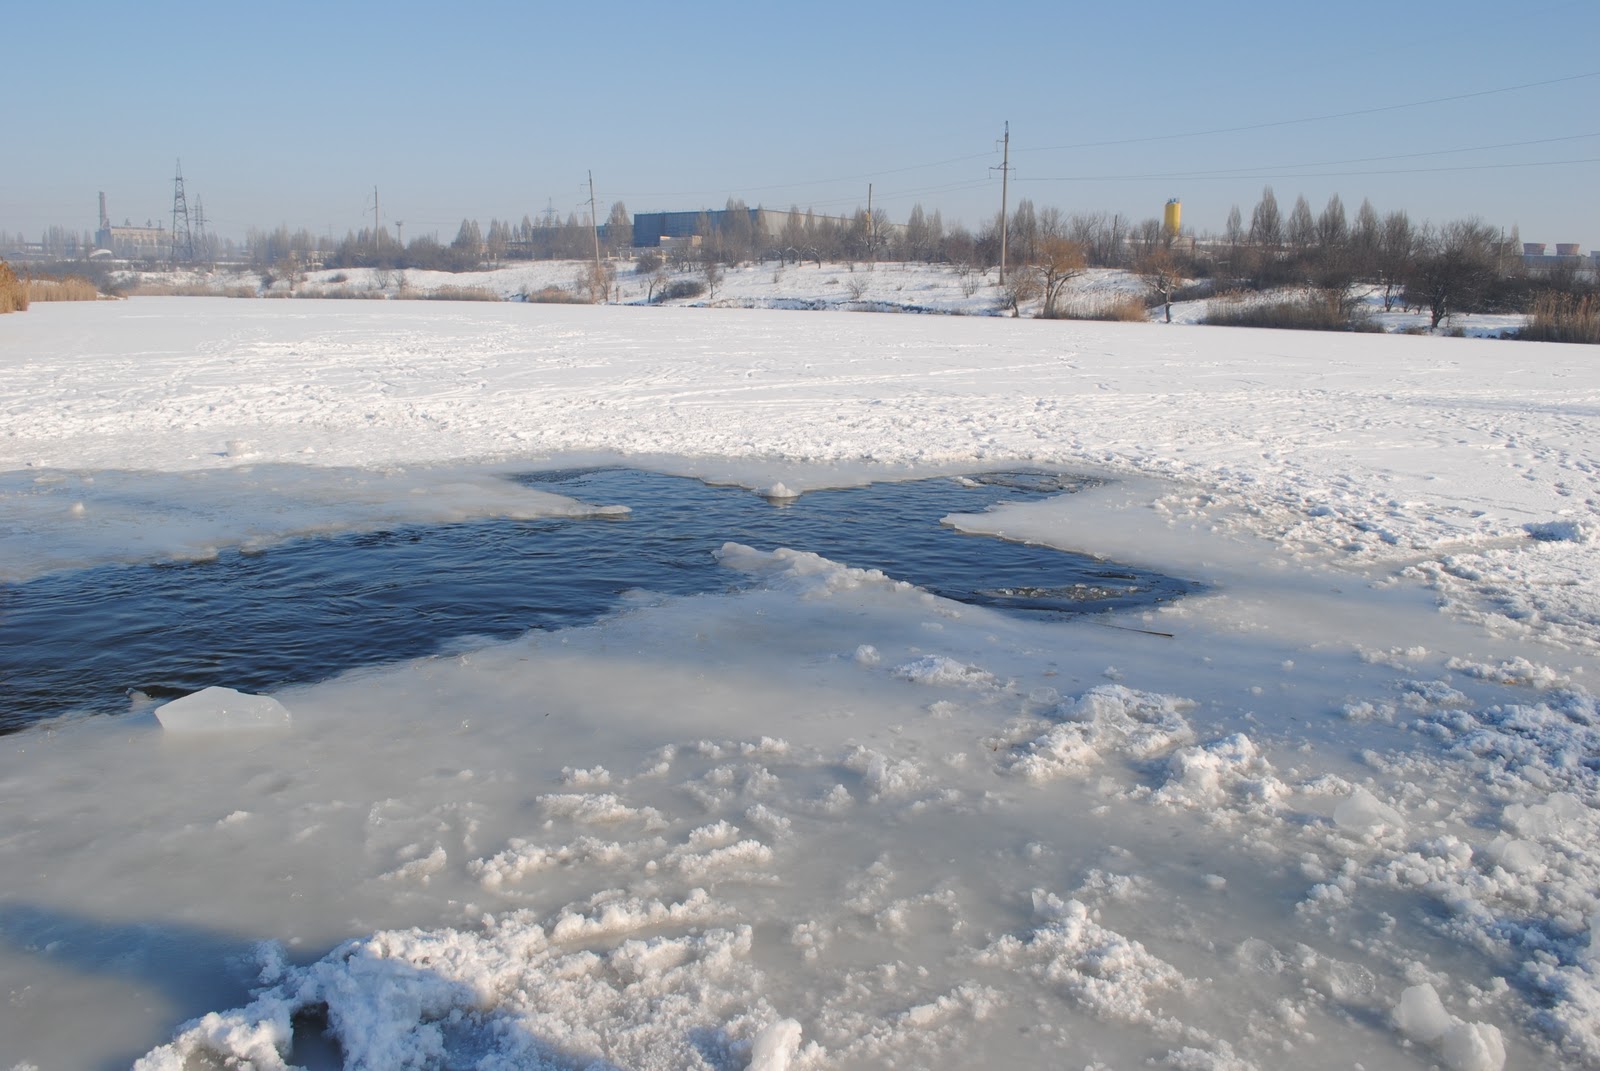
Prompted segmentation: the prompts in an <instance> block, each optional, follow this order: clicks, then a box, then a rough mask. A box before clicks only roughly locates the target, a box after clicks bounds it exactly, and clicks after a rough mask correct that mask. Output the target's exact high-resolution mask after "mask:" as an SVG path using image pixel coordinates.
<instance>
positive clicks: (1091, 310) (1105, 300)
mask: <svg viewBox="0 0 1600 1071" xmlns="http://www.w3.org/2000/svg"><path fill="white" fill-rule="evenodd" d="M1149 318H1150V312H1149V310H1148V309H1147V308H1145V304H1144V299H1143V298H1141V297H1139V296H1138V295H1137V294H1119V295H1116V296H1114V297H1101V298H1077V299H1075V300H1072V301H1065V302H1062V303H1061V304H1059V305H1057V306H1056V319H1060V320H1110V321H1114V322H1117V323H1144V322H1145V321H1146V320H1148V319H1149Z"/></svg>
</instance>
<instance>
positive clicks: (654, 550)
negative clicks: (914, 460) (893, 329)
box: [0, 469, 1193, 732]
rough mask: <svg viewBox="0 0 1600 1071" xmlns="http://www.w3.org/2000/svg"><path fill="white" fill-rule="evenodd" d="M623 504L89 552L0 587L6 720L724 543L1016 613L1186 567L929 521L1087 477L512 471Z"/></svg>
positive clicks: (579, 592)
mask: <svg viewBox="0 0 1600 1071" xmlns="http://www.w3.org/2000/svg"><path fill="white" fill-rule="evenodd" d="M519 479H520V480H521V482H523V483H526V484H528V485H529V486H533V487H539V488H544V489H548V490H551V491H555V492H559V493H561V494H565V495H569V496H571V497H573V498H577V499H581V500H583V501H585V502H591V503H595V504H597V505H626V506H629V507H631V508H632V510H633V512H632V514H631V515H630V516H628V517H621V518H590V519H570V518H558V519H547V520H537V521H477V522H472V523H466V524H453V525H440V526H431V527H417V528H403V529H396V530H394V531H380V532H370V533H362V534H359V535H347V536H342V537H336V538H323V539H305V540H298V541H294V542H289V543H284V544H280V545H277V546H274V547H272V548H270V549H268V550H266V551H258V552H252V553H244V552H240V551H233V552H229V553H224V554H223V555H221V556H220V557H219V558H217V559H216V560H213V561H207V562H185V563H174V564H159V565H134V566H128V565H119V566H102V567H97V568H93V569H83V570H77V571H73V572H68V573H60V574H53V575H51V576H48V577H43V578H41V579H38V580H35V581H31V582H28V583H25V584H15V585H5V586H0V732H10V731H15V730H17V729H19V728H21V727H23V726H24V725H26V724H28V723H30V722H32V721H36V720H38V719H40V718H44V717H50V716H54V715H57V714H61V713H65V712H67V711H72V710H88V711H96V712H102V713H116V712H118V711H122V710H126V709H127V708H128V697H129V694H130V693H131V692H133V691H140V692H144V693H145V694H147V695H151V696H154V697H157V698H163V697H171V696H176V695H184V694H187V693H189V692H192V691H197V690H199V689H201V688H204V687H207V686H208V685H213V684H222V685H226V686H228V687H232V688H238V689H240V690H242V691H251V692H259V691H271V690H274V689H277V688H281V687H284V686H286V685H290V684H299V683H308V682H312V681H317V680H323V679H326V678H328V677H331V676H333V675H335V674H337V673H340V672H342V671H344V670H348V669H352V668H355V667H357V666H365V665H375V664H380V663H385V662H394V661H400V660H404V659H408V658H415V657H419V656H422V655H428V654H433V653H435V652H437V651H439V650H440V649H441V647H443V646H444V645H446V644H448V643H450V642H451V641H452V640H456V639H458V638H460V637H464V636H488V637H496V638H509V637H512V636H517V635H520V634H522V633H523V632H526V631H527V630H529V629H535V628H539V629H554V628H562V627H567V626H573V625H581V624H585V623H587V622H591V621H593V620H595V619H596V618H597V617H599V616H601V615H603V614H605V613H607V612H608V611H610V610H613V609H615V608H616V606H617V605H618V603H619V602H620V600H621V597H622V595H623V594H624V593H625V592H628V591H631V590H635V589H643V590H647V591H652V592H659V593H663V594H669V595H690V594H697V593H701V592H716V591H731V590H734V589H736V588H738V587H740V586H742V585H745V584H748V583H750V582H751V581H750V580H749V579H748V578H746V577H745V576H743V575H742V574H739V573H736V572H733V571H732V570H729V569H726V568H724V567H722V566H721V565H719V564H718V563H717V562H716V560H715V559H714V558H713V556H712V552H713V551H714V550H715V549H716V548H718V547H720V546H721V545H722V544H723V543H724V542H728V541H733V542H738V543H745V544H748V545H750V546H753V547H756V548H757V549H759V550H773V549H776V548H778V547H792V548H794V549H797V550H808V551H814V552H816V553H818V554H821V555H823V556H824V557H827V558H831V559H834V560H836V561H840V562H844V563H845V564H848V565H853V566H859V567H863V568H876V569H882V570H883V571H884V572H885V573H887V574H888V575H890V576H892V577H894V578H896V579H899V580H909V581H911V582H912V583H915V584H917V585H919V586H921V587H923V588H926V589H928V590H930V591H933V592H936V593H938V594H940V595H944V596H946V597H948V598H951V599H956V600H959V601H962V602H968V603H979V604H983V605H988V606H996V607H1001V608H1004V609H1006V610H1009V611H1014V612H1026V613H1052V614H1062V613H1085V612H1091V613H1092V612H1098V611H1103V610H1110V609H1116V608H1124V607H1131V606H1142V605H1149V604H1151V603H1155V602H1160V601H1163V600H1169V599H1174V598H1178V597H1180V596H1182V595H1184V594H1186V593H1188V592H1189V591H1191V590H1193V585H1192V584H1190V583H1189V582H1186V581H1181V580H1174V579H1172V578H1170V577H1164V576H1161V575H1159V574H1154V573H1147V572H1141V571H1138V570H1134V569H1128V568H1124V567H1121V566H1115V565H1109V564H1107V563H1105V562H1102V561H1099V560H1096V559H1093V558H1088V557H1084V556H1081V555H1075V554H1067V553H1063V552H1061V551H1057V550H1051V549H1049V548H1046V547H1039V546H1033V545H1029V544H1024V543H1014V542H1009V541H1005V540H1000V539H994V538H989V537H984V536H971V535H964V534H962V533H960V532H957V531H955V530H954V529H951V528H947V527H944V526H942V525H940V523H939V520H940V518H942V517H944V516H945V515H947V514H950V513H975V512H981V511H982V510H984V509H986V508H987V507H989V506H991V505H994V504H997V503H1001V502H1006V501H1011V500H1015V499H1018V498H1028V497H1036V496H1039V495H1047V494H1060V493H1063V492H1066V491H1071V490H1074V489H1076V488H1077V487H1079V486H1081V485H1082V482H1081V481H1074V480H1073V479H1072V478H1063V477H1058V476H1052V475H1046V474H1039V473H991V474H988V475H986V476H978V477H969V478H967V479H965V480H956V479H944V478H940V479H928V480H915V481H908V482H903V483H882V484H873V485H872V486H870V487H863V488H850V489H844V490H835V491H814V492H810V493H808V494H806V495H804V496H802V497H801V498H799V499H796V500H793V501H792V502H791V503H789V504H786V505H782V506H778V505H774V504H772V503H769V502H766V501H764V500H762V499H761V498H759V497H757V496H755V495H752V494H751V493H750V492H749V491H747V490H744V489H742V488H731V487H712V486H708V485H706V484H703V483H701V482H699V481H698V480H693V479H685V478H682V477H674V476H663V475H661V474H659V473H652V472H642V471H638V470H634V469H586V470H570V471H562V472H550V473H538V474H532V475H526V476H522V477H519Z"/></svg>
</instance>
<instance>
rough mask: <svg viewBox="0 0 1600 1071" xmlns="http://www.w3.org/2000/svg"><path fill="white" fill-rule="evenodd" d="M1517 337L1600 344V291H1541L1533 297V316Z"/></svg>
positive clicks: (1537, 340) (1536, 340)
mask: <svg viewBox="0 0 1600 1071" xmlns="http://www.w3.org/2000/svg"><path fill="white" fill-rule="evenodd" d="M1517 337H1518V338H1525V339H1530V340H1532V341H1534V342H1582V343H1587V344H1588V345H1591V346H1596V345H1600V294H1588V295H1585V296H1582V297H1579V296H1578V295H1576V294H1561V293H1556V292H1554V291H1547V292H1545V293H1543V294H1540V295H1539V296H1538V297H1536V298H1534V299H1533V315H1532V319H1530V320H1529V321H1528V326H1527V327H1524V328H1523V329H1522V331H1521V332H1520V333H1519V334H1518V335H1517Z"/></svg>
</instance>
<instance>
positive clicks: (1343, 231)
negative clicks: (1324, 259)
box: [1317, 194, 1350, 254]
mask: <svg viewBox="0 0 1600 1071" xmlns="http://www.w3.org/2000/svg"><path fill="white" fill-rule="evenodd" d="M1349 237H1350V227H1349V224H1348V223H1347V222H1346V220H1345V215H1344V202H1343V201H1341V200H1340V199H1339V195H1338V194H1334V195H1333V196H1332V197H1330V198H1328V206H1327V207H1326V208H1324V209H1323V210H1322V214H1321V215H1319V216H1318V217H1317V245H1318V246H1319V247H1320V248H1321V249H1322V251H1323V253H1325V254H1326V253H1328V252H1330V251H1332V250H1336V249H1338V248H1339V247H1340V246H1342V245H1344V244H1345V242H1346V241H1347V240H1348V239H1349Z"/></svg>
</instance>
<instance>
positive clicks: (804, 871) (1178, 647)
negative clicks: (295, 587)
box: [0, 268, 1600, 1071]
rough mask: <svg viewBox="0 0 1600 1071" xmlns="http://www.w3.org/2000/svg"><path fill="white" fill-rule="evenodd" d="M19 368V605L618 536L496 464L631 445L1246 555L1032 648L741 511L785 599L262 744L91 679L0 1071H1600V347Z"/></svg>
mask: <svg viewBox="0 0 1600 1071" xmlns="http://www.w3.org/2000/svg"><path fill="white" fill-rule="evenodd" d="M789 270H790V271H794V272H798V271H799V270H800V269H789ZM805 270H808V271H809V270H812V269H809V268H808V269H805ZM768 271H769V274H770V269H768ZM883 274H884V275H885V276H887V275H889V274H891V273H889V272H884V273H883ZM898 275H899V281H898V283H897V284H893V285H903V286H905V287H907V288H911V289H914V288H915V287H917V286H921V285H923V283H924V282H926V283H927V284H928V285H935V284H937V285H944V284H943V283H941V282H940V281H939V280H937V279H931V278H930V279H927V280H920V279H919V277H918V276H917V274H916V273H915V272H911V271H901V272H899V273H898ZM725 285H726V284H725ZM751 285H752V286H753V285H754V284H753V283H752V284H751ZM0 368H3V370H4V373H5V374H4V375H3V376H0V501H3V507H0V517H3V521H0V563H3V566H0V568H3V570H4V576H5V578H6V579H7V580H8V581H10V582H22V581H25V580H26V579H27V578H29V577H34V576H39V575H42V574H45V573H49V572H54V571H59V570H65V569H73V568H79V567H82V566H85V565H90V564H95V563H99V562H105V561H162V560H171V559H178V558H182V559H189V558H204V557H206V556H207V555H208V554H215V553H217V552H218V551H219V550H220V549H221V548H224V547H232V546H251V547H257V546H260V547H270V546H271V545H272V544H273V543H274V542H276V541H279V540H283V539H286V538H291V537H304V536H312V537H315V536H318V535H320V534H322V533H327V532H335V531H345V530H363V529H373V528H382V527H384V526H387V525H393V524H400V523H414V522H421V523H434V522H444V521H449V520H453V519H462V518H470V517H499V516H508V517H529V516H549V515H563V516H590V515H594V514H596V513H599V512H604V511H608V510H609V511H616V510H618V509H621V508H625V507H626V505H627V504H626V503H605V502H601V503H580V502H574V501H572V500H570V499H566V498H562V497H561V496H559V495H553V494H544V493H540V492H536V491H533V490H530V489H528V488H525V487H522V486H521V485H518V484H515V483H512V482H511V481H509V480H506V479H505V478H504V475H505V474H507V473H512V472H522V471H528V470H531V469H547V468H559V467H564V466H568V465H573V464H587V463H595V462H602V461H607V460H619V459H620V460H624V461H626V462H628V463H631V464H636V465H642V466H649V467H657V468H660V469H663V470H666V471H672V472H676V473H682V474H686V475H693V476H699V477H701V478H703V479H706V480H708V481H712V482H717V483H731V484H736V485H738V486H739V487H742V488H745V489H747V491H748V493H750V494H752V495H759V496H765V497H767V498H768V499H769V500H775V501H774V504H773V506H772V508H774V509H780V508H782V506H781V504H780V503H781V500H783V499H787V498H791V497H793V496H795V495H804V494H805V493H807V492H809V491H811V490H814V489H817V488H821V487H827V486H840V485H860V484H864V483H867V482H870V481H872V480H883V479H903V478H908V477H912V476H926V475H960V474H972V473H977V472H982V471H986V470H993V469H1000V468H1006V467H1008V466H1009V467H1017V466H1030V467H1039V468H1045V469H1049V470H1060V471H1066V472H1072V473H1078V474H1085V475H1090V476H1094V477H1097V478H1099V480H1100V482H1098V483H1096V484H1094V485H1093V486H1091V487H1089V488H1087V489H1085V490H1083V491H1080V492H1077V493H1075V494H1070V495H1062V496H1057V497H1050V496H1039V497H1038V498H1036V499H1033V500H1031V501H1029V502H1028V503H1026V504H1021V505H1013V506H1008V507H1006V508H1003V509H997V510H995V511H992V512H990V513H985V514H981V515H962V516H953V517H949V518H946V520H945V523H947V524H950V525H952V526H954V527H958V528H960V529H963V530H967V531H972V532H980V533H991V534H1003V535H1004V536H1005V537H1006V538H1013V539H1024V540H1033V541H1038V542H1042V543H1047V544H1050V545H1054V546H1060V547H1066V548H1071V549H1076V550H1084V551H1088V552H1091V553H1096V554H1100V555H1103V556H1104V557H1106V558H1107V559H1109V560H1111V561H1113V562H1118V561H1121V562H1129V563H1136V564H1148V565H1154V566H1156V567H1158V568H1162V569H1164V570H1165V571H1167V572H1169V573H1172V574H1174V575H1180V576H1184V577H1188V578H1191V579H1194V580H1196V581H1198V582H1200V584H1201V585H1202V590H1201V593H1200V594H1197V595H1194V596H1191V597H1189V598H1186V599H1184V600H1181V601H1179V602H1175V603H1169V604H1163V605H1159V606H1156V607H1152V608H1149V609H1145V610H1140V611H1130V612H1126V613H1122V614H1118V615H1115V616H1110V617H1093V618H1080V619H1076V620H1069V621H1051V620H1033V619H1022V618H1017V617H1010V616H1006V615H1003V614H999V613H996V612H991V611H988V610H984V609H981V608H976V607H969V606H963V605H959V604H954V603H950V602H947V601H944V600H941V599H938V598H935V597H933V596H931V595H929V594H928V593H926V592H924V591H922V590H920V589H918V588H916V587H915V586H913V585H911V584H909V583H906V582H905V581H904V580H903V579H902V578H897V577H891V576H886V575H884V574H883V573H881V572H878V571H876V570H871V569H863V568H859V567H856V566H853V565H851V563H848V562H835V561H830V560H828V559H826V558H823V557H820V556H818V555H817V554H815V553H814V552H811V551H809V550H807V549H806V548H804V547H790V548H781V549H777V550H770V551H769V550H758V549H755V548H752V547H748V546H743V545H741V544H738V543H736V542H728V543H727V544H726V545H724V546H723V547H722V548H721V550H720V552H719V553H718V559H719V560H720V562H721V563H722V565H723V567H724V568H727V569H729V570H731V571H736V572H738V573H739V574H740V575H741V577H743V578H745V579H748V580H751V581H754V586H753V587H750V588H748V589H746V590H741V591H740V592H738V593H737V594H710V595H704V596H698V597H693V598H679V599H665V598H641V599H637V600H632V601H630V603H629V604H628V607H627V608H626V609H624V610H623V611H621V612H618V613H616V614H613V615H611V616H609V617H606V618H604V619H602V620H600V621H599V622H597V623H596V624H594V625H592V626H588V627H585V628H577V629H569V630H565V631H559V632H546V633H531V634H529V635H527V636H524V637H522V638H520V639H517V640H513V641H510V642H505V643H479V644H475V645H467V646H459V647H456V648H453V649H452V650H451V651H450V652H449V653H446V654H441V655H438V656H435V657H432V658H425V659H420V660H417V661H415V662H409V663H402V664H396V665H390V666H373V667H367V668H364V669H361V670H357V671H353V672H351V673H348V674H345V675H343V676H341V677H338V678H335V679H333V680H329V681H325V682H321V683H318V684H313V685H307V686H303V687H298V688H293V689H287V690H285V691H283V692H281V693H278V694H275V695H273V696H271V697H258V698H268V699H270V700H271V701H272V702H273V703H276V704H281V706H282V708H283V709H285V710H287V711H292V718H291V719H289V720H288V721H287V723H286V724H283V725H281V727H280V728H278V729H277V730H276V731H274V732H244V733H235V732H222V733H185V732H177V731H174V730H175V728H176V724H177V721H178V720H179V715H181V714H182V713H183V710H184V707H183V705H181V704H184V703H185V702H189V703H190V704H200V705H203V706H204V713H196V714H195V716H194V720H195V721H200V722H204V721H210V720H212V719H214V718H215V716H216V713H217V712H218V711H220V710H230V711H231V710H232V709H234V708H233V706H232V704H233V703H234V702H235V700H233V699H232V698H231V697H226V693H224V696H225V697H226V701H221V699H222V697H218V696H216V695H214V694H213V695H210V696H208V695H207V693H200V694H199V696H198V697H191V700H189V701H184V700H179V701H175V702H173V703H168V704H166V705H164V706H154V705H152V704H150V703H149V702H148V701H145V700H142V699H139V698H138V697H135V698H134V699H133V700H132V701H131V702H130V709H129V711H128V713H127V714H125V715H123V716H120V717H114V718H108V717H85V716H74V712H72V711H70V710H62V711H61V715H62V716H61V717H59V718H56V719H54V720H51V721H49V722H45V723H41V724H39V725H37V726H35V727H33V728H31V729H29V730H26V731H24V732H20V733H16V734H13V735H10V736H6V737H3V738H0V799H3V800H4V801H5V803H6V806H7V808H8V810H7V813H8V814H9V815H11V816H13V817H12V819H11V820H10V821H8V823H7V825H6V828H5V829H4V830H3V831H0V875H3V878H0V989H3V991H4V992H5V994H6V997H7V999H6V1000H5V1001H3V1002H0V1067H12V1066H28V1065H33V1066H37V1067H40V1068H45V1067H56V1066H64V1067H65V1066H128V1065H134V1064H138V1066H141V1067H145V1068H151V1069H155V1068H174V1069H177V1068H184V1067H191V1068H193V1067H202V1066H218V1065H220V1064H223V1063H225V1062H227V1061H229V1060H232V1061H234V1062H235V1063H236V1064H239V1065H241V1066H242V1062H243V1061H249V1062H250V1064H251V1065H252V1066H255V1067H258V1068H271V1067H284V1066H306V1067H319V1066H338V1065H339V1063H340V1062H341V1061H342V1062H343V1063H344V1065H346V1066H350V1067H361V1066H368V1067H380V1066H381V1067H422V1066H441V1065H453V1066H479V1067H485V1068H493V1067H529V1066H553V1067H576V1066H595V1065H599V1066H616V1067H626V1068H665V1067H675V1068H676V1067H710V1068H719V1069H742V1068H757V1069H761V1071H777V1069H794V1071H804V1069H813V1068H815V1069H824V1068H850V1067H867V1066H873V1067H877V1066H890V1065H893V1066H904V1067H927V1068H932V1069H942V1068H953V1067H964V1066H969V1065H972V1064H974V1063H977V1062H983V1063H988V1064H993V1065H996V1066H1040V1065H1044V1064H1052V1065H1055V1064H1060V1065H1065V1066H1087V1067H1126V1066H1153V1067H1167V1068H1218V1069H1221V1068H1225V1069H1229V1071H1243V1069H1249V1068H1257V1069H1261V1071H1265V1069H1267V1068H1273V1067H1281V1066H1285V1065H1286V1064H1290V1063H1292V1064H1293V1065H1294V1066H1296V1067H1305V1068H1308V1069H1312V1071H1320V1069H1323V1068H1336V1067H1337V1068H1349V1067H1352V1066H1355V1065H1360V1066H1364V1067H1366V1068H1378V1067H1383V1068H1390V1067H1394V1068H1404V1067H1418V1068H1426V1067H1429V1066H1441V1067H1448V1068H1452V1069H1456V1071H1497V1069H1499V1068H1502V1067H1527V1066H1540V1067H1551V1068H1563V1069H1564V1068H1593V1067H1600V984H1597V981H1600V966H1597V959H1596V956H1595V953H1594V946H1595V938H1594V936H1593V935H1594V932H1595V929H1596V924H1595V919H1596V917H1597V915H1600V892H1597V890H1600V812H1597V810H1596V782H1595V772H1594V768H1593V756H1594V755H1595V753H1596V751H1597V750H1600V735H1597V733H1600V709H1597V705H1596V701H1595V696H1594V695H1593V694H1592V693H1591V692H1590V691H1589V690H1588V688H1587V683H1588V681H1589V680H1590V679H1591V676H1592V674H1593V673H1594V671H1595V665H1596V662H1597V658H1600V588H1597V582H1596V581H1595V579H1594V577H1596V576H1597V575H1600V557H1597V555H1600V549H1597V545H1596V542H1595V541H1594V540H1591V539H1590V538H1588V533H1589V532H1591V531H1592V530H1593V528H1594V524H1595V513H1596V506H1595V503H1597V502H1600V463H1597V462H1596V459H1595V440H1594V432H1593V427H1594V415H1595V413H1597V412H1600V369H1597V368H1596V366H1595V365H1594V363H1593V361H1592V359H1591V355H1590V354H1589V353H1588V352H1586V351H1583V350H1580V349H1578V348H1575V347H1566V346H1551V345H1537V344H1525V343H1517V342H1508V341H1499V340H1491V339H1478V338H1460V339H1456V338H1434V337H1409V336H1331V335H1328V336H1323V335H1312V334H1303V333H1289V332H1275V331H1244V330H1230V329H1222V328H1205V327H1196V326H1189V325H1184V324H1174V325H1171V326H1168V325H1165V324H1088V323H1062V322H1041V321H1032V320H1011V319H1008V318H993V317H989V318H982V319H980V318H976V317H928V316H878V315H859V314H853V313H840V312H784V311H774V310H754V309H673V308H666V309H645V308H628V307H621V308H590V307H568V306H548V305H533V304H526V305H525V304H483V303H470V304H469V303H443V302H383V303H379V302H331V301H329V302H322V301H319V302H298V301H223V300H202V299H194V298H140V299H134V300H130V301H127V302H119V303H99V304H93V305H78V306H74V305H41V306H36V307H35V308H34V309H31V310H30V311H29V312H27V313H26V314H23V315H18V316H11V317H4V318H0ZM734 493H737V492H734ZM0 598H3V593H0ZM3 627H4V625H3V623H0V629H3ZM216 684H217V685H218V687H219V688H223V689H225V688H227V687H228V686H229V682H227V681H217V682H216ZM169 723H171V724H169ZM325 1032H326V1033H327V1034H330V1035H331V1038H325V1037H324V1034H325Z"/></svg>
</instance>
